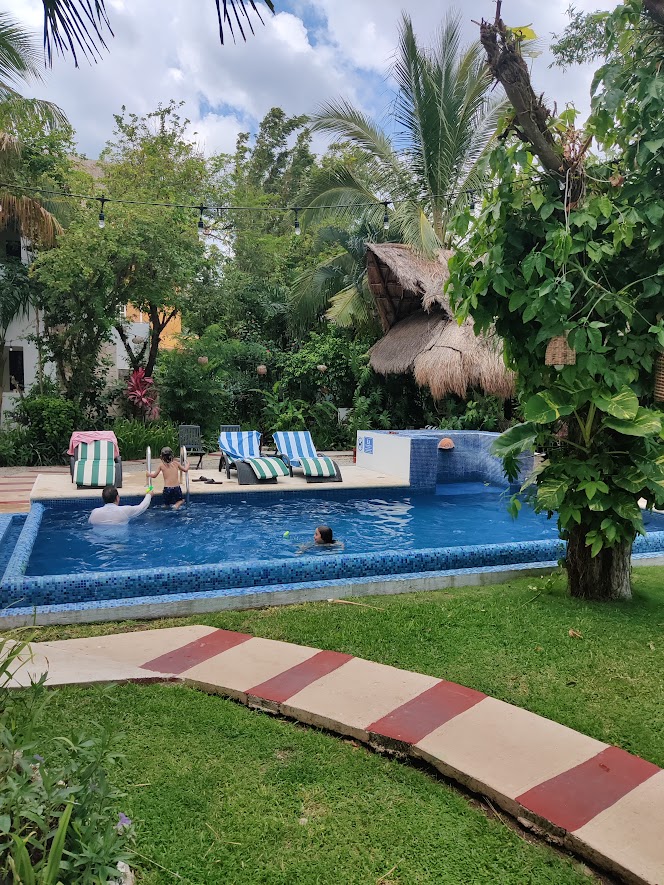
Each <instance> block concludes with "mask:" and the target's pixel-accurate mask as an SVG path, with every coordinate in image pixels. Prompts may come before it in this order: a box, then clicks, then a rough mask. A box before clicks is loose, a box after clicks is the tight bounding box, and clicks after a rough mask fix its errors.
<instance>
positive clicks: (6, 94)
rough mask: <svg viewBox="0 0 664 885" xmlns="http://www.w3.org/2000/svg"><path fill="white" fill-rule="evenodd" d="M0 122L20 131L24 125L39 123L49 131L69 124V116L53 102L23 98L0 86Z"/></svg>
mask: <svg viewBox="0 0 664 885" xmlns="http://www.w3.org/2000/svg"><path fill="white" fill-rule="evenodd" d="M0 120H1V121H2V125H3V126H4V127H5V128H8V129H18V128H20V127H21V125H22V124H23V123H37V124H39V125H41V126H44V127H45V128H47V129H58V128H59V127H60V126H65V125H67V123H68V120H67V115H66V114H65V112H64V111H63V110H62V108H60V107H58V105H57V104H54V103H53V102H52V101H42V100H41V99H38V98H23V96H21V95H19V94H18V93H17V92H14V90H8V89H3V88H2V87H1V86H0Z"/></svg>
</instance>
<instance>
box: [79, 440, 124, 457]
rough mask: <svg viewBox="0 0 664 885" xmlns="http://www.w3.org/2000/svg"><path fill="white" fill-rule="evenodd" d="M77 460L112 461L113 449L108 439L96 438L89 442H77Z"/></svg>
mask: <svg viewBox="0 0 664 885" xmlns="http://www.w3.org/2000/svg"><path fill="white" fill-rule="evenodd" d="M76 460H77V461H113V460H115V449H114V447H113V443H112V442H111V440H110V439H96V440H95V441H94V442H91V443H79V444H78V446H77V447H76Z"/></svg>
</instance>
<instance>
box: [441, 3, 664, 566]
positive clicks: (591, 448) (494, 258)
mask: <svg viewBox="0 0 664 885" xmlns="http://www.w3.org/2000/svg"><path fill="white" fill-rule="evenodd" d="M639 10H640V4H638V3H636V2H628V3H626V4H625V5H624V7H619V10H618V11H617V12H616V13H614V14H613V16H612V17H611V18H610V20H609V32H610V33H613V34H614V38H615V40H616V41H620V40H622V42H621V43H620V46H621V48H622V51H623V53H627V57H625V55H624V54H619V53H618V54H615V55H614V56H612V60H610V61H609V63H608V64H607V65H606V66H605V67H604V68H603V69H602V70H601V71H600V73H599V75H598V77H599V79H598V82H601V83H602V85H603V87H604V91H603V92H602V93H601V94H598V95H597V97H596V99H595V102H594V113H593V117H592V120H591V125H592V127H593V130H594V132H595V135H596V136H597V137H598V138H599V139H600V144H601V146H602V147H603V149H604V151H606V152H607V154H608V153H611V152H614V153H615V152H620V155H621V165H622V164H624V168H625V170H626V171H627V172H628V179H627V183H625V185H624V186H623V187H621V186H620V185H621V183H622V182H621V180H620V179H618V180H616V179H615V178H614V177H613V176H612V170H611V168H610V167H609V165H608V164H607V163H605V162H603V161H602V160H597V161H594V162H593V163H592V165H590V164H589V174H588V177H587V181H586V193H585V196H583V197H579V198H578V199H574V200H572V198H571V197H568V198H567V200H566V198H565V193H564V192H563V191H564V184H563V185H562V187H563V190H561V188H559V186H558V182H557V181H555V180H554V179H553V178H552V177H551V176H548V177H547V176H544V175H542V173H541V170H540V169H539V167H538V165H537V163H536V161H535V160H534V158H533V156H532V155H531V154H529V153H528V151H527V149H526V148H525V147H524V146H523V145H522V144H511V145H510V144H501V145H500V146H499V147H497V148H496V149H495V150H494V151H493V154H492V156H491V169H492V173H493V175H494V176H495V178H496V180H497V181H498V182H499V183H498V185H497V187H496V188H495V189H494V190H493V191H492V192H491V193H490V194H489V195H488V196H487V198H486V199H485V201H484V205H483V206H482V210H481V213H480V214H479V216H478V217H477V218H475V219H471V218H470V216H467V217H466V218H465V219H462V220H460V221H459V223H458V226H457V234H458V235H460V236H464V235H465V236H467V237H468V240H467V250H466V251H464V253H463V254H461V253H457V254H456V255H455V256H454V258H453V259H452V260H451V262H450V267H451V271H452V277H451V280H450V291H451V293H452V296H453V299H454V301H455V302H456V304H457V306H458V307H459V308H460V309H461V311H462V313H463V314H464V315H465V314H467V313H469V312H472V314H473V317H474V320H475V325H476V328H481V329H487V328H489V327H490V326H491V325H492V324H495V328H496V331H497V332H498V334H499V335H500V336H501V337H502V338H503V339H504V342H505V351H506V355H507V359H508V362H509V364H510V366H511V368H513V369H514V370H515V371H516V372H517V376H518V385H519V396H520V400H521V403H522V406H523V413H524V417H525V419H526V421H528V422H530V426H529V428H528V431H527V432H526V430H525V429H524V430H523V431H522V432H523V434H524V436H523V438H522V439H521V440H517V438H516V436H515V437H514V442H515V445H521V443H522V442H523V443H524V444H525V440H526V436H527V434H528V433H530V432H531V431H532V439H533V443H534V444H535V445H537V446H538V447H539V448H540V449H541V450H543V451H544V452H545V453H546V459H545V461H544V464H543V465H542V468H541V470H540V472H539V473H538V475H537V477H536V481H537V496H536V498H535V506H536V508H537V509H539V510H543V511H547V512H549V513H550V514H552V513H553V512H554V511H556V512H557V514H558V522H559V526H560V529H561V530H562V532H563V535H564V536H568V535H569V534H570V532H572V531H576V530H579V531H581V532H583V534H584V536H585V543H586V545H587V547H588V548H589V549H590V552H591V553H592V555H593V556H596V555H597V554H598V553H599V552H600V551H601V550H603V549H607V548H613V547H615V546H616V545H619V544H629V545H631V542H632V540H633V538H634V536H635V534H636V533H637V532H643V519H642V515H641V511H640V508H639V505H638V502H639V499H640V498H644V499H645V501H646V503H647V505H648V506H649V507H652V506H655V505H658V506H661V505H662V504H664V443H663V441H662V435H661V433H662V413H661V412H660V411H658V410H656V409H654V408H653V403H652V386H653V366H654V361H655V357H656V355H657V353H658V352H659V351H660V350H661V349H662V346H663V345H664V323H663V321H662V316H661V304H662V297H663V296H664V276H662V268H663V267H664V265H663V264H662V245H663V244H664V234H663V233H662V225H661V219H662V217H664V191H663V189H662V187H661V183H660V182H659V165H658V163H659V160H658V156H657V154H658V151H659V148H660V147H661V146H662V145H664V122H663V121H664V94H662V96H661V98H659V97H657V96H659V93H660V92H661V90H659V87H658V86H657V85H656V84H657V83H658V82H659V61H660V55H659V52H655V51H654V50H653V49H652V48H651V49H649V48H648V46H649V44H647V43H645V42H644V41H641V40H638V41H636V40H631V38H630V29H632V28H633V27H635V26H636V25H635V22H639V21H640V17H639ZM641 24H643V23H642V22H641ZM625 37H627V39H626V40H625ZM656 39H657V38H656V37H655V36H653V40H656ZM610 49H611V44H609V50H610ZM642 105H643V106H642ZM566 126H567V124H566V123H565V122H564V121H563V124H562V126H560V127H558V128H559V129H562V130H563V131H564V130H565V129H566ZM637 132H638V133H639V134H638V135H637ZM660 139H661V141H660ZM653 152H654V153H653ZM524 181H525V182H527V183H526V184H524ZM478 259H481V260H478ZM559 335H566V336H567V340H568V343H569V345H570V346H571V347H572V348H573V349H574V350H575V351H576V364H575V365H573V366H565V367H563V368H562V371H559V372H558V371H556V369H555V368H553V367H551V366H546V365H545V364H544V362H545V361H544V357H545V351H546V347H547V344H548V342H549V341H550V339H552V338H553V337H555V336H559ZM511 433H512V434H513V435H514V434H516V430H513V431H511ZM506 449H509V446H506ZM507 454H509V455H510V456H511V455H513V452H510V451H508V452H507Z"/></svg>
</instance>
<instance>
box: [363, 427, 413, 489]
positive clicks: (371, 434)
mask: <svg viewBox="0 0 664 885" xmlns="http://www.w3.org/2000/svg"><path fill="white" fill-rule="evenodd" d="M356 446H357V464H358V466H359V467H366V468H367V469H368V470H375V471H376V472H377V473H388V474H391V475H392V476H396V477H397V478H398V479H400V480H403V481H405V482H410V439H409V437H407V436H396V434H391V433H376V432H375V431H373V430H358V431H357V441H356Z"/></svg>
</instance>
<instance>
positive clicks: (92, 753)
mask: <svg viewBox="0 0 664 885" xmlns="http://www.w3.org/2000/svg"><path fill="white" fill-rule="evenodd" d="M29 656H30V648H29V646H28V645H27V644H26V643H24V642H21V641H19V642H16V643H11V642H10V640H8V639H0V880H2V881H3V882H5V881H6V882H9V881H14V882H17V883H22V885H32V883H34V885H95V883H98V882H107V881H109V880H111V879H114V878H115V877H116V876H117V864H118V861H121V860H122V861H127V860H129V859H130V858H131V851H130V850H128V848H129V844H128V843H129V841H130V840H131V838H132V836H133V833H132V829H131V821H129V819H128V818H126V817H124V816H123V815H121V816H120V822H119V823H118V814H117V810H116V809H117V803H118V801H119V800H120V798H121V796H122V794H121V793H120V792H119V791H118V790H116V789H115V788H114V787H113V786H112V785H111V783H110V781H109V780H108V775H107V769H109V768H110V767H112V766H113V765H115V764H116V763H117V761H118V759H119V756H118V754H117V753H116V751H115V749H114V746H113V743H114V741H113V738H112V736H111V732H110V731H109V730H107V729H102V730H100V732H99V734H98V735H97V736H95V737H89V736H88V735H82V734H81V735H76V736H75V737H74V738H73V739H70V738H66V737H56V738H52V739H51V740H49V741H48V742H43V743H42V742H40V741H39V740H38V738H37V730H38V727H39V724H40V720H41V719H42V718H43V716H44V712H45V709H46V708H47V707H48V702H49V700H50V699H51V696H50V693H48V692H47V691H46V686H45V680H46V674H44V675H43V676H42V677H41V678H40V679H39V680H38V681H35V682H32V683H31V684H30V685H29V686H28V687H27V688H25V689H22V690H21V691H20V692H19V691H17V690H15V689H14V690H10V689H9V687H8V686H9V682H10V680H11V677H12V674H14V673H16V672H18V671H20V669H21V667H22V666H24V665H25V663H26V661H27V660H29ZM125 822H126V823H125Z"/></svg>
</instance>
